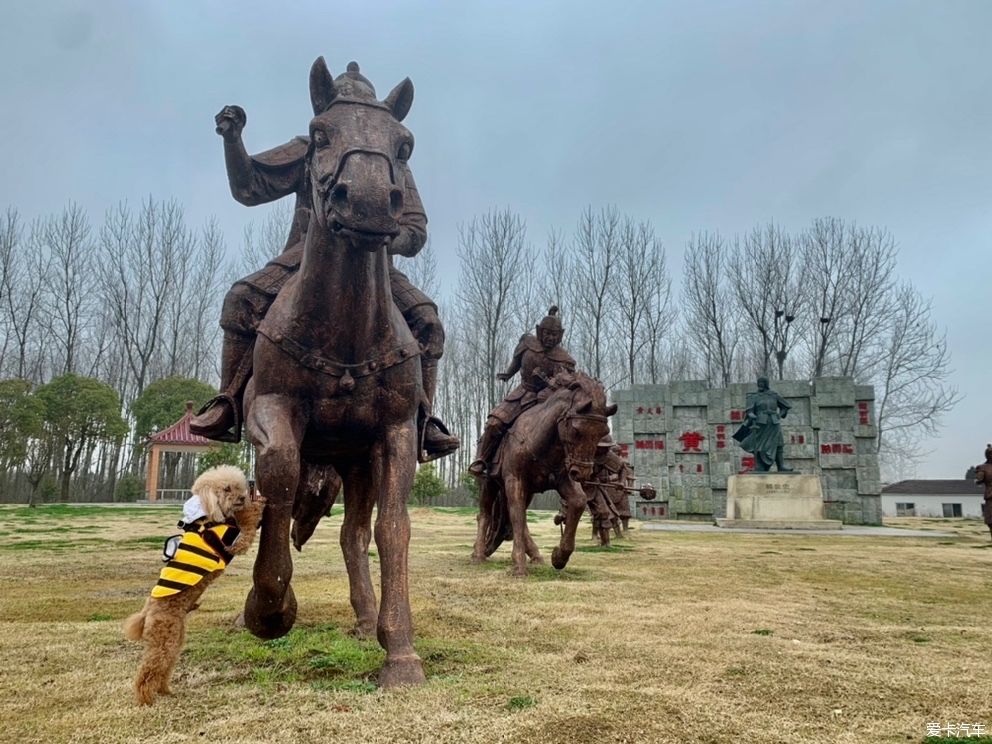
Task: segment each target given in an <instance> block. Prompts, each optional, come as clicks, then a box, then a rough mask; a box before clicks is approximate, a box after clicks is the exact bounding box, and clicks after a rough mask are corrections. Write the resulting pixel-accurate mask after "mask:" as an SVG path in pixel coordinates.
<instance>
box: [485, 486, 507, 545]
mask: <svg viewBox="0 0 992 744" xmlns="http://www.w3.org/2000/svg"><path fill="white" fill-rule="evenodd" d="M482 491H483V492H482V494H481V505H482V508H483V509H485V510H486V511H487V512H488V514H489V529H488V530H487V532H486V535H485V537H486V557H487V558H488V557H489V556H491V555H492V554H493V553H495V552H496V549H497V548H498V547H499V546H500V545H502V544H503V541H504V540H512V539H513V525H512V524H511V523H510V509H509V505H508V504H507V501H506V494H505V493H503V489H502V487H501V486H500V484H499V483H498V482H497V481H496V480H494V479H492V478H487V479H486V481H485V483H483V484H482Z"/></svg>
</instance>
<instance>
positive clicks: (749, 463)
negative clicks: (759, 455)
mask: <svg viewBox="0 0 992 744" xmlns="http://www.w3.org/2000/svg"><path fill="white" fill-rule="evenodd" d="M752 470H754V456H753V455H745V456H744V457H742V458H741V469H740V472H742V473H750V472H751V471H752Z"/></svg>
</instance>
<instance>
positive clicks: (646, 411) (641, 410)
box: [634, 403, 665, 416]
mask: <svg viewBox="0 0 992 744" xmlns="http://www.w3.org/2000/svg"><path fill="white" fill-rule="evenodd" d="M634 410H635V411H636V412H637V415H638V416H660V415H661V414H663V413H664V412H665V409H664V408H662V407H661V406H659V405H658V404H656V403H652V404H651V405H647V406H646V405H639V406H637V408H635V409H634Z"/></svg>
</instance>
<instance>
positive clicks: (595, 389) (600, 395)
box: [548, 370, 606, 405]
mask: <svg viewBox="0 0 992 744" xmlns="http://www.w3.org/2000/svg"><path fill="white" fill-rule="evenodd" d="M548 390H550V391H551V394H552V395H554V394H555V393H557V392H558V391H559V390H582V391H583V392H584V393H586V394H587V395H588V396H589V397H590V398H592V399H593V400H594V401H601V403H602V405H606V390H605V389H604V388H603V383H601V382H600V381H599V380H597V379H596V378H595V377H590V376H589V375H587V374H586V373H585V372H582V371H578V370H576V371H575V372H569V371H567V370H562V371H561V372H558V373H557V374H556V375H555V376H554V377H552V378H551V379H550V380H549V381H548Z"/></svg>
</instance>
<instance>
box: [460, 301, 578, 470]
mask: <svg viewBox="0 0 992 744" xmlns="http://www.w3.org/2000/svg"><path fill="white" fill-rule="evenodd" d="M535 330H536V334H535V335H533V336H532V335H530V334H526V335H524V336H522V337H521V339H520V342H519V343H518V344H517V348H516V349H515V350H514V352H513V360H512V361H511V362H510V366H509V367H507V368H506V371H505V372H500V373H499V374H497V375H496V377H497V378H498V379H500V380H502V381H503V382H506V381H507V380H509V379H510V378H512V377H513V376H514V375H515V374H516V373H517V372H519V373H520V384H519V385H517V387H515V388H514V389H513V390H511V391H510V394H509V395H507V396H506V398H504V399H503V402H502V403H500V404H499V405H498V406H496V408H494V409H493V410H492V412H491V413H490V414H489V418H488V420H487V421H486V427H485V429H484V430H483V432H482V438H481V439H480V440H479V448H478V450H477V452H476V455H475V462H473V463H472V464H471V465H469V468H468V470H469V472H470V473H471V474H472V475H475V476H476V477H481V476H483V475H485V474H486V473H487V472H488V467H489V463H490V461H491V459H492V457H493V455H495V454H496V450H497V448H498V447H499V444H500V442H501V441H502V439H503V435H504V434H505V433H506V431H507V429H509V428H510V427H511V426H512V425H513V422H514V421H516V419H517V416H519V415H520V414H521V413H522V412H523V411H526V410H527V409H528V408H530V407H531V406H533V405H534V404H535V403H537V400H538V394H539V393H540V392H541V391H542V390H543V389H544V388H546V387H547V386H548V381H549V380H551V378H552V377H554V376H555V375H556V374H558V373H559V372H562V371H568V372H574V371H575V360H574V359H573V358H572V356H571V355H570V354H569V353H568V352H567V351H565V350H564V349H563V348H562V347H561V340H562V337H563V336H564V334H565V329H564V328H563V327H562V324H561V320H560V319H559V318H558V308H557V307H556V306H555V305H552V306H551V308H550V309H549V310H548V314H547V315H546V316H545V317H544V318H543V319H542V320H541V322H540V323H538V324H537V328H536V329H535Z"/></svg>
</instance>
